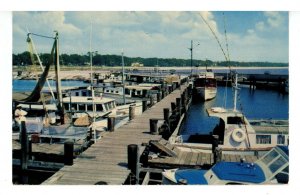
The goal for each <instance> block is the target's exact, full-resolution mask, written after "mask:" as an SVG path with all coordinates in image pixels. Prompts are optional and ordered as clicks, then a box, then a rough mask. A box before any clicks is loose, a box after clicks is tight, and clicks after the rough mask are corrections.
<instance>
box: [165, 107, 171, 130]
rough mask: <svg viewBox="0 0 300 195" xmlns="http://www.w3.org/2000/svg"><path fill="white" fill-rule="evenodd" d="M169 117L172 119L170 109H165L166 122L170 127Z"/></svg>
mask: <svg viewBox="0 0 300 195" xmlns="http://www.w3.org/2000/svg"><path fill="white" fill-rule="evenodd" d="M169 117H170V109H169V108H164V120H165V121H166V123H167V124H168V125H169V126H170V118H169Z"/></svg>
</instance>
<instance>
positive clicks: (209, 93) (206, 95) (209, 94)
mask: <svg viewBox="0 0 300 195" xmlns="http://www.w3.org/2000/svg"><path fill="white" fill-rule="evenodd" d="M196 93H197V95H198V96H199V97H200V98H201V99H202V100H204V101H207V100H211V99H214V98H215V97H216V95H217V88H216V87H196Z"/></svg>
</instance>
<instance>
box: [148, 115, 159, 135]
mask: <svg viewBox="0 0 300 195" xmlns="http://www.w3.org/2000/svg"><path fill="white" fill-rule="evenodd" d="M149 121H150V133H151V134H158V129H157V122H158V120H157V119H150V120H149Z"/></svg>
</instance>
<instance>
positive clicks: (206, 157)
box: [149, 139, 258, 167]
mask: <svg viewBox="0 0 300 195" xmlns="http://www.w3.org/2000/svg"><path fill="white" fill-rule="evenodd" d="M159 145H160V146H162V147H164V148H167V149H168V151H173V153H174V154H175V155H173V156H170V155H165V156H161V157H157V158H153V159H150V160H149V164H150V165H152V166H155V167H202V166H211V165H212V164H213V163H214V159H213V154H212V153H205V152H201V151H199V150H197V149H191V148H184V149H183V148H180V149H179V147H177V146H175V145H171V144H169V143H168V142H167V141H166V140H164V139H161V140H159ZM242 158H243V159H245V160H246V161H247V162H250V163H252V162H255V161H256V160H257V159H258V157H257V156H254V155H238V154H222V160H223V161H227V162H240V160H241V159H242Z"/></svg>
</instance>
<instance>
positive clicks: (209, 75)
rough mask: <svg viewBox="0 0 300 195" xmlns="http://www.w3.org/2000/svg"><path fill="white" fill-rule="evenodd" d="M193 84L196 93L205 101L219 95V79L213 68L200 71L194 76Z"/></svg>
mask: <svg viewBox="0 0 300 195" xmlns="http://www.w3.org/2000/svg"><path fill="white" fill-rule="evenodd" d="M193 85H194V90H195V93H196V94H197V95H198V96H199V97H200V98H201V99H202V100H204V101H207V100H211V99H213V98H215V97H216V95H217V80H216V78H215V75H214V73H213V72H212V70H211V69H206V71H205V72H200V73H199V75H197V77H196V78H194V82H193Z"/></svg>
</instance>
